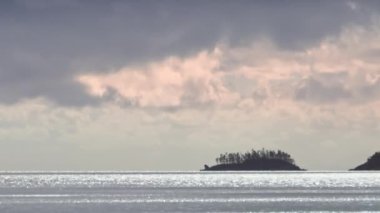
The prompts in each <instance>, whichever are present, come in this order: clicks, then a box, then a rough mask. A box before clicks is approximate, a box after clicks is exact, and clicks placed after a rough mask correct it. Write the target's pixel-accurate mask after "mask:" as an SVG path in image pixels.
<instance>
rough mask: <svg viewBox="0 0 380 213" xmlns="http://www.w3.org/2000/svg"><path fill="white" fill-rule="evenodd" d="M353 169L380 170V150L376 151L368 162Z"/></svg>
mask: <svg viewBox="0 0 380 213" xmlns="http://www.w3.org/2000/svg"><path fill="white" fill-rule="evenodd" d="M351 170H380V152H376V153H375V154H373V155H372V156H370V157H369V158H368V159H367V162H365V163H363V164H361V165H359V166H357V167H356V168H354V169H351Z"/></svg>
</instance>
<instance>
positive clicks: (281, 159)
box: [203, 149, 304, 171]
mask: <svg viewBox="0 0 380 213" xmlns="http://www.w3.org/2000/svg"><path fill="white" fill-rule="evenodd" d="M215 161H216V165H214V166H208V165H207V164H206V165H204V169H203V171H237V170H241V171H249V170H253V171H254V170H256V171H276V170H294V171H297V170H298V171H299V170H304V169H301V168H300V167H298V166H297V165H296V164H295V162H294V160H293V158H292V157H291V156H290V155H289V154H288V153H286V152H284V151H281V150H277V151H274V150H266V149H261V150H254V149H252V150H251V151H247V152H245V153H239V152H236V153H227V152H226V153H224V154H220V155H219V157H217V158H216V159H215Z"/></svg>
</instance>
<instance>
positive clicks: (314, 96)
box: [294, 72, 380, 103]
mask: <svg viewBox="0 0 380 213" xmlns="http://www.w3.org/2000/svg"><path fill="white" fill-rule="evenodd" d="M359 75H360V76H359V77H358V76H355V78H364V77H363V76H364V75H365V72H364V73H361V74H359ZM348 82H349V78H348V74H347V73H345V72H338V73H324V74H321V73H319V74H315V75H313V76H310V77H308V78H307V79H305V80H304V81H302V82H301V83H300V85H299V86H298V88H296V89H295V93H294V98H295V99H296V100H298V101H305V102H310V103H335V102H339V101H346V102H350V103H363V102H364V103H365V102H371V101H376V100H379V99H380V80H379V79H377V80H376V81H374V82H372V83H371V82H368V81H363V82H361V84H359V85H355V86H349V85H348Z"/></svg>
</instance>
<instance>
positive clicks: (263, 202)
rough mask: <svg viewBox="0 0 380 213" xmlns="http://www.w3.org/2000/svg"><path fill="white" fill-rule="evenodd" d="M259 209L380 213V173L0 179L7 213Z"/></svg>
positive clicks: (0, 202)
mask: <svg viewBox="0 0 380 213" xmlns="http://www.w3.org/2000/svg"><path fill="white" fill-rule="evenodd" d="M259 211H261V212H265V211H270V212H276V211H278V212H297V211H302V212H304V211H380V173H378V172H59V173H58V172H30V173H23V172H2V173H0V212H17V213H19V212H39V213H44V212H84V213H86V212H95V213H96V212H106V213H112V212H259Z"/></svg>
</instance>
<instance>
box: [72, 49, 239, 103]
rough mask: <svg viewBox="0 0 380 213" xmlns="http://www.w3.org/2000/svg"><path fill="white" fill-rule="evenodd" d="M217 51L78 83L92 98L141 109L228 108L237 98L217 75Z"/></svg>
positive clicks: (91, 76) (82, 77) (88, 77)
mask: <svg viewBox="0 0 380 213" xmlns="http://www.w3.org/2000/svg"><path fill="white" fill-rule="evenodd" d="M219 54H220V53H219V51H218V49H215V50H214V51H212V52H205V51H202V52H200V53H198V54H197V55H195V56H193V57H189V58H186V59H180V58H178V57H169V58H167V59H165V60H164V61H162V62H158V63H152V64H149V65H147V66H145V67H142V68H128V67H126V68H122V69H121V70H118V71H116V72H113V73H110V74H84V75H80V76H79V77H78V79H77V80H78V81H79V82H81V83H82V84H84V85H86V86H87V87H88V91H89V93H90V94H91V95H94V96H99V97H104V96H107V95H109V94H110V91H114V92H115V94H116V98H120V99H124V100H125V101H127V102H128V103H130V104H131V105H134V106H140V107H179V106H194V105H208V104H213V103H215V104H228V103H231V102H232V101H234V100H235V99H237V98H238V94H234V93H233V92H231V91H229V90H228V89H227V88H226V87H225V85H224V83H223V81H222V76H223V75H224V74H223V73H222V72H221V71H220V64H219V63H220V59H219V58H220V56H219Z"/></svg>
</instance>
